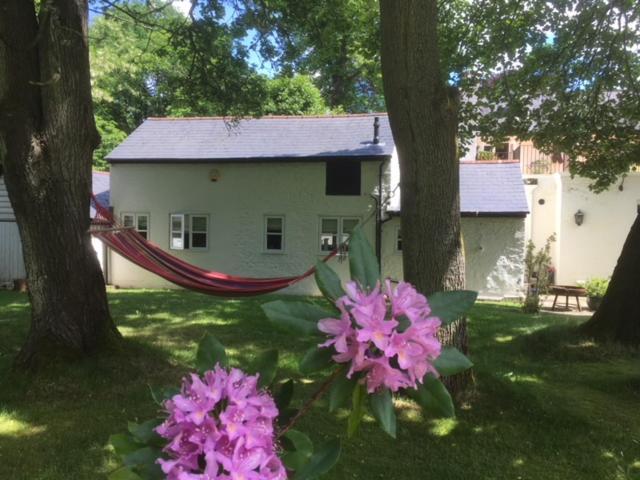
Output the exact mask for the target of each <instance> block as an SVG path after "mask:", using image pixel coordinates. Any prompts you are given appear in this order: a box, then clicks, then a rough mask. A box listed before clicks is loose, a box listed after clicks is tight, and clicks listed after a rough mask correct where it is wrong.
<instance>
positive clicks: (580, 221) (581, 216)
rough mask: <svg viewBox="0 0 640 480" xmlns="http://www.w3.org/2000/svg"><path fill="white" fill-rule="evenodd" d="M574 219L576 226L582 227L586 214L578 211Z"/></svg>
mask: <svg viewBox="0 0 640 480" xmlns="http://www.w3.org/2000/svg"><path fill="white" fill-rule="evenodd" d="M573 219H574V220H575V221H576V225H577V226H580V225H582V224H583V223H584V212H583V211H582V210H578V211H577V212H576V213H575V214H574V215H573Z"/></svg>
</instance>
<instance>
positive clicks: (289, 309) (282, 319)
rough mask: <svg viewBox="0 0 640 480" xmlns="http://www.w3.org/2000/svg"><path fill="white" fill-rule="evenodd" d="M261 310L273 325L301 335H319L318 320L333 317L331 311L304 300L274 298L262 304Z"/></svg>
mask: <svg viewBox="0 0 640 480" xmlns="http://www.w3.org/2000/svg"><path fill="white" fill-rule="evenodd" d="M262 310H263V311H264V313H265V314H266V316H267V318H269V320H271V322H272V323H273V324H274V325H276V326H278V327H280V328H282V329H284V330H286V331H287V332H295V333H299V334H302V335H314V334H316V335H319V334H320V330H318V321H319V320H322V319H323V318H332V317H335V314H333V313H332V312H328V311H326V310H324V309H323V308H321V307H318V306H317V305H313V304H311V303H306V302H285V301H282V300H276V301H274V302H268V303H265V304H263V305H262Z"/></svg>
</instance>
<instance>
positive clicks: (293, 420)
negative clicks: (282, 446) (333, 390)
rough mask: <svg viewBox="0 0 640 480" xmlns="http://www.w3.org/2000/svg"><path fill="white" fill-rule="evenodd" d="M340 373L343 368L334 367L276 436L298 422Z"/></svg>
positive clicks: (279, 435)
mask: <svg viewBox="0 0 640 480" xmlns="http://www.w3.org/2000/svg"><path fill="white" fill-rule="evenodd" d="M341 373H342V374H344V368H342V367H340V368H336V369H335V370H334V372H333V373H332V374H331V375H329V376H328V377H327V378H326V379H325V380H324V382H322V384H321V385H320V387H318V389H317V390H316V391H315V392H314V393H313V395H311V396H310V397H309V399H308V400H307V401H306V402H305V404H304V405H303V406H302V408H300V410H298V413H296V414H295V415H294V416H293V417H291V420H289V422H288V423H287V424H286V425H285V426H284V427H283V428H282V429H281V430H280V431H279V432H278V436H277V437H276V438H280V437H282V436H283V435H284V434H285V433H287V432H288V431H289V430H291V429H292V428H293V426H294V425H295V424H296V423H297V422H298V420H300V419H301V418H302V417H304V416H305V415H306V414H307V413H309V410H311V407H312V406H313V404H314V403H315V402H317V401H318V400H320V398H322V396H323V395H324V394H325V393H326V392H327V390H329V387H330V386H331V384H332V383H333V382H334V380H335V379H336V378H338V375H340V374H341Z"/></svg>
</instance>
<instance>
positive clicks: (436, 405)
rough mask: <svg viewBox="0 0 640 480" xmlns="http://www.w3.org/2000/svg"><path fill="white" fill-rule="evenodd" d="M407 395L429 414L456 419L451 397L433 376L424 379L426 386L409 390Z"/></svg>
mask: <svg viewBox="0 0 640 480" xmlns="http://www.w3.org/2000/svg"><path fill="white" fill-rule="evenodd" d="M406 393H407V394H408V395H409V396H410V397H411V398H413V399H414V400H415V401H416V402H418V404H419V405H420V406H421V407H422V409H423V410H424V411H425V412H427V413H429V414H432V415H434V416H436V417H455V409H454V407H453V400H452V399H451V395H449V392H448V391H447V389H446V387H445V386H444V385H443V384H442V382H441V381H440V380H438V379H437V378H436V377H434V376H433V375H427V376H426V377H424V384H423V385H420V386H419V388H418V390H413V389H408V390H406Z"/></svg>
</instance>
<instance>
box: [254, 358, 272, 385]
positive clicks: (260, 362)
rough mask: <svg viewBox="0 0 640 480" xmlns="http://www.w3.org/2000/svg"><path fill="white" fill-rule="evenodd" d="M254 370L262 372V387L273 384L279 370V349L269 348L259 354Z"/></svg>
mask: <svg viewBox="0 0 640 480" xmlns="http://www.w3.org/2000/svg"><path fill="white" fill-rule="evenodd" d="M253 371H255V372H257V373H259V374H260V381H259V382H260V383H259V385H260V387H268V386H269V385H271V382H273V379H274V378H276V372H277V371H278V350H267V351H266V352H262V353H261V354H260V355H258V357H257V358H256V360H255V362H254V367H253Z"/></svg>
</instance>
